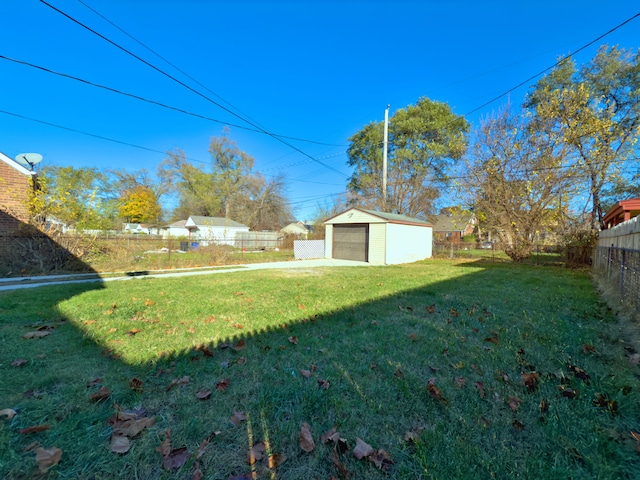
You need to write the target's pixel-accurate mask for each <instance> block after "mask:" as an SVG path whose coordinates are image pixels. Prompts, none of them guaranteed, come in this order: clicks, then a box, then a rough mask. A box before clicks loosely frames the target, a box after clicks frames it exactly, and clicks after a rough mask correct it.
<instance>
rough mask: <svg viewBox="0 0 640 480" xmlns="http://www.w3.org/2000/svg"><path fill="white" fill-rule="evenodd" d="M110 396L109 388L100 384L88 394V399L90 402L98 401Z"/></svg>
mask: <svg viewBox="0 0 640 480" xmlns="http://www.w3.org/2000/svg"><path fill="white" fill-rule="evenodd" d="M110 396H111V390H109V389H108V388H107V387H105V386H102V387H100V389H99V390H98V391H97V392H96V393H92V394H91V395H89V400H91V401H92V402H98V401H100V400H104V399H105V398H109V397H110Z"/></svg>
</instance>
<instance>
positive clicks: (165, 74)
mask: <svg viewBox="0 0 640 480" xmlns="http://www.w3.org/2000/svg"><path fill="white" fill-rule="evenodd" d="M40 3H42V4H44V5H46V6H47V7H49V8H51V9H52V10H54V11H56V12H58V13H59V14H60V15H62V16H64V17H66V18H68V19H69V20H71V21H72V22H74V23H75V24H77V25H79V26H81V27H82V28H84V29H86V30H88V31H89V32H91V33H93V34H94V35H96V36H98V37H100V38H101V39H103V40H104V41H106V42H108V43H110V44H111V45H113V46H114V47H116V48H118V49H119V50H121V51H123V52H124V53H126V54H127V55H130V56H132V57H133V58H135V59H136V60H138V61H140V62H142V63H144V64H145V65H147V66H148V67H150V68H152V69H153V70H155V71H156V72H158V73H160V74H162V75H164V76H165V77H167V78H169V79H170V80H173V81H174V82H176V83H178V84H179V85H181V86H182V87H184V88H186V89H187V90H189V91H190V92H193V93H195V94H196V95H198V96H199V97H201V98H203V99H205V100H207V101H208V102H210V103H212V104H214V105H216V106H217V107H218V108H221V109H222V110H224V111H225V112H227V113H229V114H231V115H233V116H234V117H236V118H239V119H240V120H242V121H243V122H245V123H248V124H249V125H251V126H252V127H254V128H257V129H258V130H261V131H262V132H263V133H265V134H267V135H269V136H270V137H271V138H274V139H275V140H277V141H279V142H280V143H282V144H284V145H286V146H288V147H289V148H292V149H293V150H295V151H297V152H298V153H301V154H302V155H304V156H305V157H308V158H310V159H311V160H313V161H314V162H316V163H318V164H320V165H322V166H323V167H325V168H327V169H329V170H332V171H334V172H336V173H338V174H340V175H342V176H344V177H347V175H346V174H345V173H343V172H341V171H340V170H337V169H335V168H333V167H331V166H329V165H327V164H325V163H324V162H321V161H320V160H317V159H316V158H314V157H313V156H311V155H309V154H308V153H306V152H304V151H303V150H301V149H299V148H298V147H296V146H295V145H291V144H290V143H288V142H286V141H285V140H283V139H282V138H279V137H277V136H276V135H274V134H273V133H271V132H270V131H268V130H266V129H264V128H262V127H261V126H259V125H257V124H256V123H254V122H251V121H250V120H247V119H246V118H244V117H242V116H241V115H239V114H237V113H235V112H234V111H232V110H230V109H229V108H227V107H225V106H224V105H221V104H220V103H218V102H216V101H215V100H213V99H211V98H209V97H207V96H206V95H205V94H203V93H201V92H199V91H198V90H196V89H194V88H192V87H191V86H189V85H187V84H186V83H184V82H183V81H181V80H179V79H177V78H175V77H174V76H172V75H171V74H169V73H167V72H165V71H164V70H162V69H161V68H158V67H156V66H155V65H153V64H152V63H150V62H148V61H146V60H144V59H143V58H141V57H140V56H138V55H136V54H135V53H133V52H131V51H129V50H127V49H126V48H124V47H122V46H121V45H118V44H117V43H116V42H114V41H113V40H110V39H109V38H107V37H105V36H104V35H102V34H101V33H98V32H97V31H95V30H93V29H92V28H90V27H88V26H87V25H85V24H84V23H82V22H80V21H79V20H76V19H75V18H73V17H72V16H70V15H68V14H67V13H65V12H63V11H62V10H60V9H58V8H56V7H54V6H53V5H51V4H49V3H47V2H46V1H45V0H40Z"/></svg>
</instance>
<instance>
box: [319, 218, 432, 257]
mask: <svg viewBox="0 0 640 480" xmlns="http://www.w3.org/2000/svg"><path fill="white" fill-rule="evenodd" d="M324 224H325V226H326V231H325V257H327V258H340V259H344V260H356V261H361V262H368V263H371V264H373V265H394V264H399V263H409V262H416V261H418V260H424V259H425V258H430V257H431V251H432V246H433V232H432V225H431V224H430V223H427V222H425V221H423V220H420V219H417V218H411V217H407V216H406V215H398V214H395V213H385V212H376V211H374V210H365V209H362V208H351V209H349V210H347V211H345V212H343V213H341V214H339V215H336V216H335V217H333V218H330V219H329V220H327V221H326V222H324Z"/></svg>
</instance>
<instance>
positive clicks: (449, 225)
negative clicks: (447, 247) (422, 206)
mask: <svg viewBox="0 0 640 480" xmlns="http://www.w3.org/2000/svg"><path fill="white" fill-rule="evenodd" d="M431 221H432V222H433V238H434V240H435V241H438V242H454V243H459V242H462V239H463V238H464V237H465V236H466V235H471V234H472V233H473V232H474V231H475V229H476V225H477V224H478V220H477V219H476V217H475V215H473V214H470V215H465V214H454V213H451V212H446V211H445V213H441V214H440V215H434V216H433V217H431Z"/></svg>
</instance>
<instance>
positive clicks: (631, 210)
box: [602, 197, 640, 228]
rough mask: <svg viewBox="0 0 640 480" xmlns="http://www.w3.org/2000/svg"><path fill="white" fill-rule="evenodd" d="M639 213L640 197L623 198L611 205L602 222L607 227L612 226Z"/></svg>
mask: <svg viewBox="0 0 640 480" xmlns="http://www.w3.org/2000/svg"><path fill="white" fill-rule="evenodd" d="M638 215H640V197H636V198H630V199H629V200H621V201H619V202H618V203H616V204H615V205H614V206H613V207H611V208H610V209H609V211H608V212H607V213H606V215H605V216H604V218H603V219H602V222H603V223H604V224H605V225H606V226H607V228H611V227H614V226H616V225H618V224H620V223H622V222H624V221H626V220H630V219H631V218H633V217H636V216H638Z"/></svg>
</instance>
